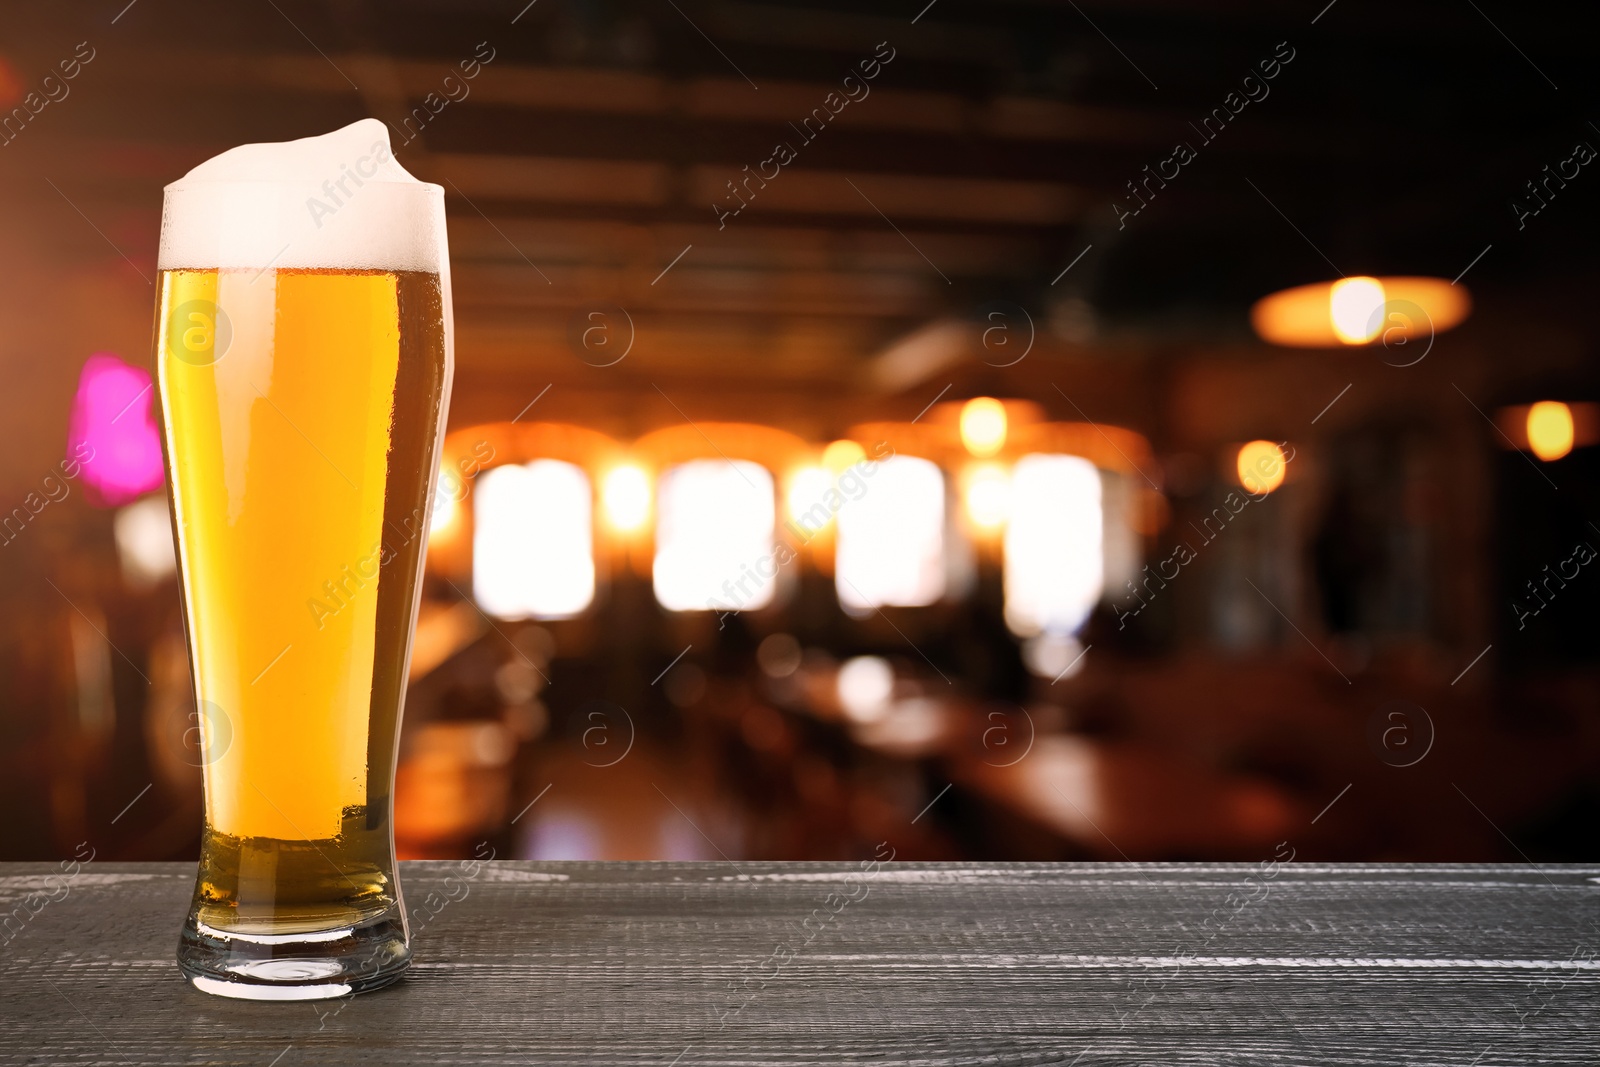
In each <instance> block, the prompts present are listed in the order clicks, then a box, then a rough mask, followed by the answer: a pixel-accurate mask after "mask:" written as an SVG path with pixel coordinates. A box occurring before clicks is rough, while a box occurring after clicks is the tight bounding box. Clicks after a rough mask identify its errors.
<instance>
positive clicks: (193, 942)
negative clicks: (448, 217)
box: [156, 119, 452, 1000]
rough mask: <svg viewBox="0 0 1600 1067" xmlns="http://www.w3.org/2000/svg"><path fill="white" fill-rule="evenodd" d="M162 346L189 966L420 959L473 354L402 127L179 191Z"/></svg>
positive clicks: (164, 262)
mask: <svg viewBox="0 0 1600 1067" xmlns="http://www.w3.org/2000/svg"><path fill="white" fill-rule="evenodd" d="M160 289H161V292H160V304H159V310H158V312H157V320H156V363H157V366H158V375H159V382H160V395H161V407H162V417H163V423H164V428H165V453H166V462H167V474H168V479H169V484H170V486H171V492H172V516H173V527H174V531H175V537H176V541H177V550H178V560H179V567H180V574H181V579H182V589H183V600H184V620H185V624H186V627H187V633H188V640H189V656H190V665H191V669H192V672H193V678H194V688H195V696H196V700H197V702H198V711H199V726H200V732H201V735H202V736H201V744H202V751H203V756H204V770H205V809H206V818H205V828H204V836H203V838H202V841H201V854H200V870H199V876H198V879H197V883H196V886H195V893H194V901H193V904H192V906H191V908H190V911H189V916H188V921H187V922H186V923H185V925H184V928H183V933H182V936H181V938H180V941H179V947H178V963H179V965H180V967H181V968H182V970H183V973H184V974H185V975H187V976H188V978H189V979H190V981H191V982H192V983H193V984H194V985H195V986H196V987H198V988H200V989H202V990H204V991H206V992H209V993H217V994H221V995H224V996H233V997H243V998H249V999H263V1000H301V999H316V998H321V997H331V996H340V995H343V994H346V993H351V992H359V991H362V990H366V989H373V988H376V987H378V986H381V985H385V984H387V983H389V982H391V981H394V980H395V979H396V978H398V977H399V976H400V974H401V972H402V971H403V970H404V969H405V967H406V965H407V964H408V962H409V960H410V948H409V944H408V935H407V930H406V919H405V908H404V905H403V903H402V901H401V897H400V885H399V882H398V881H397V879H396V868H395V860H394V835H393V827H392V815H393V801H392V796H391V794H392V790H393V785H394V768H395V752H396V741H397V739H398V734H399V726H400V714H401V705H402V703H403V700H404V695H405V684H406V674H407V669H408V664H409V660H410V650H411V635H412V629H413V626H414V625H415V621H416V611H417V600H418V596H419V592H420V576H421V570H422V564H423V557H424V552H425V545H426V538H427V531H428V507H429V502H430V500H431V498H432V492H433V483H434V477H435V471H436V470H437V467H438V450H439V443H440V437H441V434H442V430H443V425H444V417H445V411H446V408H447V406H448V402H449V389H450V378H451V371H452V343H451V314H450V276H449V265H448V260H447V251H446V241H445V224H444V195H443V190H441V189H440V188H439V187H438V186H436V185H427V184H423V183H421V182H418V181H416V180H415V179H414V178H411V176H410V175H408V174H406V173H405V171H403V170H402V169H400V167H399V165H398V164H396V163H395V162H394V160H393V157H392V156H391V155H390V154H389V149H388V134H387V130H386V128H385V127H384V126H383V125H382V124H381V123H379V122H376V121H375V120H370V119H368V120H364V121H363V122H359V123H356V124H355V125H353V126H349V127H346V128H345V129H343V130H339V131H335V132H334V133H331V134H328V135H326V136H325V137H318V138H307V139H306V140H303V141H295V142H289V143H286V144H281V145H246V146H244V147H242V148H238V149H234V150H232V151H230V152H227V153H224V154H222V155H221V156H218V157H216V158H215V159H213V160H210V161H208V162H207V163H204V164H202V165H201V166H200V167H197V168H196V169H195V170H194V171H191V172H190V173H189V174H188V175H187V176H185V177H184V178H183V179H181V180H180V181H178V182H175V183H174V184H172V185H170V186H168V187H167V189H166V200H165V210H164V212H163V218H162V240H161V259H160Z"/></svg>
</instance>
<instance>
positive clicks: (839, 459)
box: [822, 441, 867, 474]
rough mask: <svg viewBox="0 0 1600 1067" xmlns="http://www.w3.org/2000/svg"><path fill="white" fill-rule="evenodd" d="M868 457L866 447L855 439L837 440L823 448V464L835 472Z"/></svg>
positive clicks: (839, 471) (839, 472) (840, 471)
mask: <svg viewBox="0 0 1600 1067" xmlns="http://www.w3.org/2000/svg"><path fill="white" fill-rule="evenodd" d="M866 458H867V452H866V449H864V448H862V447H861V446H860V445H858V444H856V443H855V442H854V441H835V442H833V443H832V444H830V445H829V446H828V447H827V448H824V449H823V450H822V465H823V466H824V467H826V468H828V469H829V470H830V471H832V472H833V473H835V474H843V473H844V470H845V468H846V467H850V466H853V465H855V464H857V463H860V462H861V461H862V460H864V459H866Z"/></svg>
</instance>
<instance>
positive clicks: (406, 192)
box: [159, 119, 447, 273]
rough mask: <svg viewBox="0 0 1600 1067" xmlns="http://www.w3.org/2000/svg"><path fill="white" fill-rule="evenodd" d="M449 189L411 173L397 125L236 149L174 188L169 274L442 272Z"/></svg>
mask: <svg viewBox="0 0 1600 1067" xmlns="http://www.w3.org/2000/svg"><path fill="white" fill-rule="evenodd" d="M446 257H447V249H446V243H445V226H444V190H443V189H441V188H440V187H439V186H437V185H429V184H427V183H426V182H420V181H418V180H417V179H416V178H413V177H412V176H411V175H410V174H408V173H406V170H405V168H403V167H402V166H400V164H399V163H397V162H396V161H395V158H394V153H393V152H391V151H390V149H389V128H388V127H387V126H385V125H384V124H383V123H381V122H379V121H378V120H377V119H362V120H361V121H359V122H353V123H351V124H350V125H348V126H345V127H344V128H342V129H338V130H334V131H333V132H332V133H326V134H323V135H322V136H320V137H304V138H301V139H300V140H298V141H284V142H280V143H276V144H247V145H240V146H239V147H237V148H230V149H228V151H226V152H223V153H222V154H221V155H218V156H214V157H212V158H211V159H208V160H206V161H205V162H204V163H202V164H200V165H199V166H197V167H195V168H194V169H193V170H191V171H190V172H189V173H188V174H185V175H184V176H183V177H182V178H179V179H178V180H177V181H175V182H173V183H172V184H171V185H169V186H167V187H166V203H165V207H164V210H163V211H162V217H161V254H160V260H159V265H160V267H161V269H162V270H176V269H179V268H185V267H187V268H201V269H256V270H260V269H264V268H268V267H271V268H284V269H294V268H332V269H346V270H359V269H365V270H423V271H437V272H441V273H442V272H443V271H444V270H445V269H446Z"/></svg>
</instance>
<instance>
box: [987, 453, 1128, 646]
mask: <svg viewBox="0 0 1600 1067" xmlns="http://www.w3.org/2000/svg"><path fill="white" fill-rule="evenodd" d="M1101 539H1102V526H1101V513H1100V472H1099V471H1098V470H1096V469H1095V466H1094V464H1092V463H1090V462H1089V461H1088V460H1086V459H1080V458H1079V457H1077V456H1047V455H1030V456H1024V457H1022V459H1020V460H1018V461H1017V465H1016V468H1015V469H1014V470H1013V471H1012V473H1011V524H1010V526H1009V527H1007V529H1006V542H1005V594H1006V624H1007V625H1008V626H1009V627H1010V628H1011V631H1012V632H1013V633H1016V634H1021V635H1023V636H1032V635H1034V634H1038V633H1052V634H1071V633H1075V632H1076V631H1077V630H1078V629H1079V628H1080V627H1082V626H1083V624H1084V622H1086V621H1087V620H1088V618H1089V613H1090V612H1091V611H1093V610H1094V606H1095V603H1096V602H1097V601H1099V599H1100V591H1101V588H1102V585H1103V583H1104V567H1105V564H1104V554H1103V544H1102V540H1101Z"/></svg>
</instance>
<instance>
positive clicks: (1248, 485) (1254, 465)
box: [1238, 441, 1289, 496]
mask: <svg viewBox="0 0 1600 1067" xmlns="http://www.w3.org/2000/svg"><path fill="white" fill-rule="evenodd" d="M1288 464H1289V461H1288V460H1287V459H1286V458H1284V455H1283V449H1281V448H1279V447H1278V446H1277V445H1275V444H1273V443H1272V442H1271V441H1251V442H1250V443H1249V444H1247V445H1245V446H1243V447H1242V448H1240V449H1239V459H1238V470H1239V484H1240V485H1242V486H1244V487H1245V489H1246V490H1247V491H1248V492H1250V493H1252V494H1254V495H1256V496H1260V495H1262V494H1264V493H1270V492H1272V491H1273V490H1274V489H1276V488H1278V486H1280V485H1282V484H1283V476H1284V474H1285V473H1287V471H1288Z"/></svg>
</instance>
